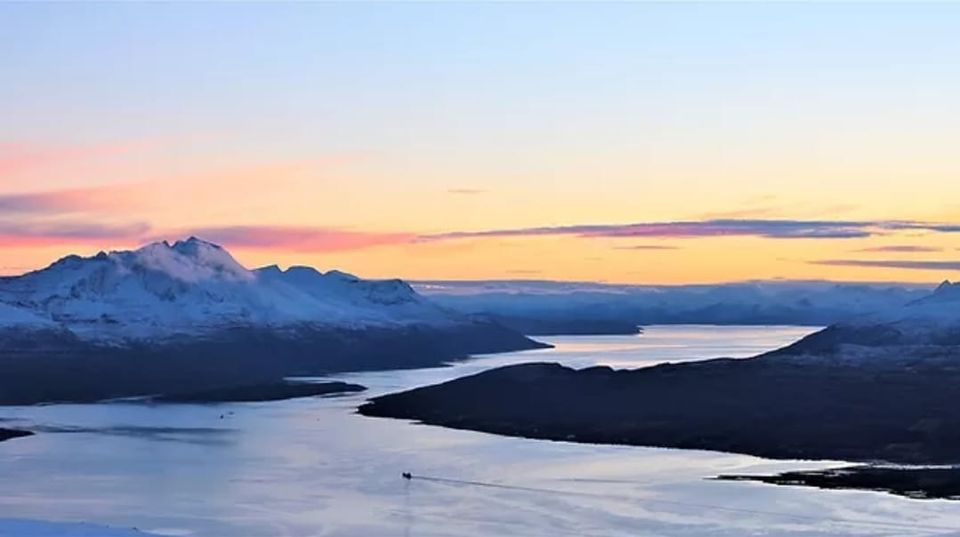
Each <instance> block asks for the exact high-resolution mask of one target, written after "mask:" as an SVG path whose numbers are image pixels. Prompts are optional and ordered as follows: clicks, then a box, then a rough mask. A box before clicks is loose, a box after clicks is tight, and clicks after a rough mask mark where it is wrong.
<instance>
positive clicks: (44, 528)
mask: <svg viewBox="0 0 960 537" xmlns="http://www.w3.org/2000/svg"><path fill="white" fill-rule="evenodd" d="M154 535H155V534H152V533H145V532H142V531H139V530H136V529H119V528H108V527H106V526H97V525H94V524H86V523H60V522H43V521H39V520H20V519H3V518H0V537H154Z"/></svg>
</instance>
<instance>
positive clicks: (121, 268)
mask: <svg viewBox="0 0 960 537" xmlns="http://www.w3.org/2000/svg"><path fill="white" fill-rule="evenodd" d="M462 321H463V319H462V318H461V317H460V316H459V315H457V314H455V313H452V312H450V311H448V310H446V309H444V308H441V307H439V306H437V305H435V304H433V303H432V302H431V301H429V300H427V299H424V298H423V297H421V296H420V295H418V294H417V293H416V292H415V291H414V290H413V289H412V288H410V286H408V285H407V284H406V283H404V282H403V281H401V280H379V281H375V280H362V279H359V278H357V277H355V276H352V275H350V274H346V273H343V272H338V271H330V272H327V273H321V272H319V271H317V270H315V269H313V268H310V267H290V268H289V269H287V270H281V269H280V268H279V267H277V266H269V267H264V268H260V269H256V270H249V269H247V268H245V267H243V266H242V265H240V264H239V263H238V262H237V261H236V260H235V259H234V258H233V256H231V255H230V253H229V252H227V251H226V250H225V249H224V248H222V247H220V246H218V245H216V244H213V243H210V242H206V241H203V240H200V239H197V238H195V237H191V238H189V239H187V240H182V241H177V242H175V243H174V244H169V243H168V242H166V241H163V242H155V243H151V244H148V245H146V246H143V247H142V248H139V249H137V250H132V251H113V252H100V253H99V254H97V255H95V256H93V257H80V256H76V255H71V256H67V257H64V258H62V259H60V260H58V261H56V262H55V263H53V264H52V265H50V266H49V267H47V268H44V269H41V270H37V271H34V272H30V273H27V274H24V275H22V276H14V277H5V278H0V329H16V330H25V329H44V330H66V331H69V332H72V333H73V334H75V335H77V336H79V337H81V338H85V339H110V338H153V337H163V336H170V335H174V334H183V333H202V332H203V331H204V330H206V329H220V328H224V327H232V326H269V327H282V326H287V325H299V324H304V323H308V324H311V325H321V326H330V327H338V328H339V327H345V328H361V327H397V326H403V325H416V324H426V325H432V326H437V325H440V326H444V325H450V324H456V323H459V322H462Z"/></svg>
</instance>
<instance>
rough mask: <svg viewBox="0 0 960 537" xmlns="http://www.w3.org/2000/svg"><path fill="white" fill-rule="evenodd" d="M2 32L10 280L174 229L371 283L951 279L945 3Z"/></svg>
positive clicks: (1, 235)
mask: <svg viewBox="0 0 960 537" xmlns="http://www.w3.org/2000/svg"><path fill="white" fill-rule="evenodd" d="M0 15H2V16H3V18H4V19H5V20H7V21H9V22H8V23H5V24H10V25H11V26H10V28H11V32H8V34H5V35H3V36H0V63H2V64H3V65H4V66H5V69H6V70H7V71H8V73H7V74H8V75H9V76H6V77H5V79H6V80H10V81H11V82H10V83H8V84H6V83H5V84H4V85H3V87H0V112H2V116H3V117H4V118H5V120H4V122H3V125H2V126H0V272H2V273H5V274H14V273H19V272H23V271H25V270H29V269H32V268H37V267H41V266H44V265H46V264H47V263H49V262H51V261H53V260H54V259H56V258H58V257H60V256H62V255H65V254H68V253H81V254H93V253H96V252H97V251H98V250H101V249H114V248H126V247H132V246H136V245H138V244H141V243H143V242H145V241H150V240H156V239H160V238H168V239H175V238H179V237H182V236H185V235H189V234H197V235H199V236H201V237H202V238H207V239H208V240H213V241H215V242H216V241H219V242H222V243H223V244H224V245H225V246H227V247H228V248H230V249H231V251H233V252H234V253H235V255H236V256H237V257H238V258H239V259H240V260H241V261H242V262H244V263H245V264H247V265H250V266H257V265H261V264H268V263H278V264H281V265H289V264H310V265H315V266H317V267H318V268H320V269H328V268H339V269H342V270H347V271H350V272H355V273H357V274H360V275H362V276H369V277H397V276H398V277H404V278H413V279H428V278H445V279H468V278H511V279H513V278H517V279H519V278H538V279H539V278H542V279H563V280H593V281H610V282H636V283H684V282H714V281H734V280H744V279H761V278H804V279H811V278H813V279H834V280H861V281H879V280H890V281H914V282H933V281H938V280H941V279H944V278H948V277H952V276H955V275H956V274H958V273H960V241H958V240H957V237H960V227H957V226H960V202H957V200H960V181H958V180H957V177H958V175H960V153H958V152H957V151H956V148H955V140H957V139H960V104H958V101H957V99H956V98H955V95H957V94H958V90H960V74H958V73H957V72H956V69H955V58H956V57H957V56H958V55H960V43H958V41H960V40H957V39H956V37H955V27H956V26H955V25H954V24H951V23H950V21H954V22H958V21H960V8H958V7H954V6H949V5H940V6H925V7H923V8H916V9H912V10H910V9H907V8H905V7H903V6H882V7H878V6H874V7H869V8H868V7H866V6H863V7H857V6H855V5H853V6H850V5H848V6H838V5H835V6H831V5H810V6H803V5H785V6H770V5H762V4H754V5H736V6H734V5H726V6H704V5H693V4H688V5H682V4H681V5H675V6H669V5H658V4H636V5H619V6H618V5H608V6H602V7H595V8H593V9H589V8H588V7H587V6H583V5H581V6H574V5H571V6H564V7H557V6H555V9H546V7H545V6H535V5H524V6H520V5H514V6H510V5H459V6H443V5H406V6H385V5H379V6H378V5H356V6H349V5H334V4H302V5H292V6H284V7H271V6H269V5H265V4H263V5H236V4H235V5H232V6H227V5H224V6H216V5H190V4H184V5H170V6H164V5H149V4H144V5H129V6H119V5H109V4H103V5H96V4H89V5H86V6H85V7H84V8H83V9H82V10H81V9H78V8H77V7H71V6H68V5H59V6H51V5H47V6H30V5H27V4H18V5H13V4H8V5H2V6H0ZM186 20H191V21H193V22H192V23H189V24H188V23H187V22H185V21H186ZM203 21H208V22H210V23H211V24H213V23H214V22H216V24H217V28H218V32H217V35H216V36H215V37H214V36H212V35H211V34H210V33H209V32H207V31H205V30H204V28H205V26H204V24H203ZM559 29H563V30H565V31H561V30H559ZM45 36H46V37H45ZM50 36H53V37H50ZM850 36H855V37H856V39H851V38H850Z"/></svg>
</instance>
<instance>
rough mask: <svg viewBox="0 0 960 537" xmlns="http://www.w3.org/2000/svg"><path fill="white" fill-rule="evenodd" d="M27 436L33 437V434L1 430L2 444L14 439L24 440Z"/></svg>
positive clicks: (15, 430)
mask: <svg viewBox="0 0 960 537" xmlns="http://www.w3.org/2000/svg"><path fill="white" fill-rule="evenodd" d="M25 436H33V433H32V432H30V431H21V430H19V429H3V428H0V442H3V441H4V440H11V439H13V438H23V437H25Z"/></svg>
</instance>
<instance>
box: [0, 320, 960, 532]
mask: <svg viewBox="0 0 960 537" xmlns="http://www.w3.org/2000/svg"><path fill="white" fill-rule="evenodd" d="M809 330H810V329H805V328H791V327H779V328H743V327H727V328H704V327H654V328H650V329H648V331H647V332H646V334H644V335H643V336H639V337H632V336H609V337H595V338H594V337H560V338H546V339H548V340H549V341H550V342H551V343H554V344H556V345H557V347H556V348H555V349H552V350H544V351H531V352H524V353H514V354H508V355H494V356H484V357H480V358H478V359H476V360H472V361H468V362H463V363H459V364H456V365H455V366H453V367H449V368H435V369H427V370H415V371H394V372H374V373H362V374H351V375H342V376H340V378H344V379H348V380H351V381H354V382H359V383H360V384H364V385H366V386H369V387H370V388H371V392H372V393H374V394H375V393H383V392H387V391H392V390H397V389H405V388H410V387H414V386H419V385H424V384H429V383H433V382H439V381H443V380H446V379H449V378H453V377H457V376H461V375H464V374H469V373H472V372H477V371H481V370H483V369H486V368H489V367H493V366H497V365H503V364H509V363H518V362H522V361H533V360H552V361H561V362H564V363H567V364H570V365H574V366H577V367H581V366H589V365H596V364H605V365H610V366H613V367H633V366H637V365H652V364H654V363H657V362H661V361H680V360H689V359H697V358H704V357H719V356H730V357H744V356H749V355H752V354H755V353H757V352H761V351H764V350H768V349H770V348H773V347H776V346H779V345H782V344H784V343H786V342H789V341H792V340H794V339H796V338H798V337H800V336H802V335H803V334H805V333H807V332H808V331H809ZM368 395H370V394H357V395H349V396H344V397H339V398H312V399H299V400H293V401H285V402H280V403H276V402H275V403H251V404H232V405H216V406H198V405H163V406H149V405H137V404H109V405H54V406H44V407H17V408H9V409H3V411H2V412H3V414H4V416H5V417H8V418H13V419H15V420H16V421H15V423H18V424H28V425H30V426H32V427H33V428H35V429H39V430H44V431H45V432H44V433H43V434H38V435H36V436H35V437H31V438H26V439H20V440H16V441H11V442H6V443H3V444H0V516H10V517H23V518H41V519H58V520H87V521H91V522H97V523H103V524H112V525H115V526H136V527H139V528H141V529H143V530H153V531H157V530H160V531H162V532H165V533H168V534H171V535H173V534H176V535H196V536H209V537H225V536H231V537H233V536H236V537H263V536H271V537H272V536H278V537H283V536H291V537H293V536H297V537H306V536H310V537H313V536H319V535H323V536H326V535H331V536H364V537H366V536H371V535H376V536H381V535H384V536H389V535H397V536H401V535H409V536H441V535H442V536H474V535H602V536H611V535H617V536H619V535H631V536H633V535H657V536H660V535H669V536H688V535H709V536H734V535H736V536H742V535H771V536H773V535H776V536H791V535H795V536H801V535H802V536H826V535H891V536H892V535H930V534H942V535H947V534H950V533H951V532H949V531H947V530H948V529H949V528H952V527H958V526H960V504H957V503H950V502H937V501H928V502H916V501H911V500H906V499H902V498H897V497H893V496H887V495H883V494H880V493H873V492H858V491H818V490H810V489H801V488H789V487H776V486H767V485H762V484H757V483H741V482H720V481H707V480H705V479H704V478H706V477H711V476H714V475H717V474H723V473H727V474H729V473H776V472H780V471H784V470H788V469H797V468H804V469H813V468H822V467H826V466H829V464H828V463H823V462H820V463H794V462H775V461H765V460H763V459H757V458H754V457H745V456H738V455H729V454H720V453H708V452H697V451H678V450H668V449H645V448H632V447H624V446H591V445H578V444H569V443H562V442H544V441H536V440H524V439H518V438H502V437H497V436H493V435H488V434H484V433H474V432H468V431H453V430H446V429H441V428H436V427H428V426H423V425H415V424H410V423H407V422H403V421H396V420H388V419H376V418H364V417H361V416H359V415H357V414H355V413H354V409H355V408H356V406H357V405H358V404H359V403H360V402H361V401H363V400H364V399H365V398H366V397H367V396H368ZM221 415H223V416H224V417H223V418H222V419H221ZM198 439H202V440H198ZM211 439H215V440H213V441H211ZM402 471H410V472H413V473H414V474H417V475H424V476H432V477H438V478H441V479H443V480H445V481H429V480H417V479H414V480H411V481H407V480H404V479H401V478H400V472H402ZM464 482H467V483H464ZM471 482H472V483H481V484H483V485H482V486H478V485H472V484H469V483H471ZM487 485H499V486H487ZM707 506H711V507H707ZM717 507H722V509H721V508H717Z"/></svg>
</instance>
